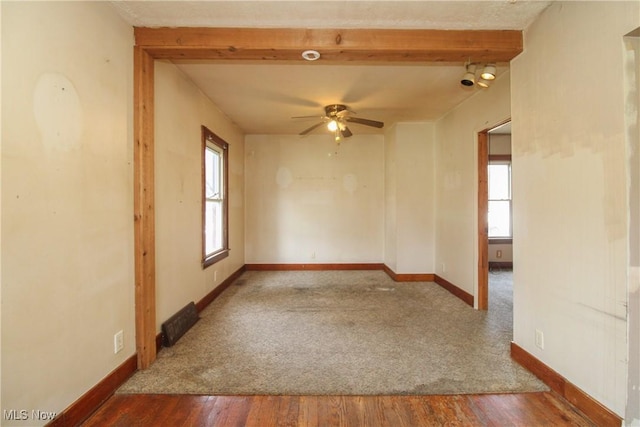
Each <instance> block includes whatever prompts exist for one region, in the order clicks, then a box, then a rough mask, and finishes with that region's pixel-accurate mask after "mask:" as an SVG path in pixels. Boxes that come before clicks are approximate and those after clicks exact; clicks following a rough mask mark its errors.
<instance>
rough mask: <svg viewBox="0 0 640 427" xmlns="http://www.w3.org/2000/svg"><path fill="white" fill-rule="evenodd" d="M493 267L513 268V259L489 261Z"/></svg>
mask: <svg viewBox="0 0 640 427" xmlns="http://www.w3.org/2000/svg"><path fill="white" fill-rule="evenodd" d="M492 268H511V269H512V268H513V262H511V261H489V269H492Z"/></svg>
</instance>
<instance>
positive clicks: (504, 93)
mask: <svg viewBox="0 0 640 427" xmlns="http://www.w3.org/2000/svg"><path fill="white" fill-rule="evenodd" d="M509 83H510V81H509V73H505V74H503V75H502V76H500V77H498V78H497V79H496V80H495V82H494V83H493V84H492V85H491V87H490V88H489V89H487V90H479V89H478V90H477V93H476V94H475V95H474V96H472V97H471V98H469V99H468V100H467V101H465V102H464V103H462V104H460V105H459V106H458V107H456V108H455V109H454V110H452V111H451V112H449V113H448V114H447V115H445V116H444V117H442V118H441V119H440V120H438V121H437V122H436V154H435V167H436V196H435V197H436V257H435V259H436V264H435V265H436V271H435V273H437V274H438V275H439V276H441V277H443V278H445V279H446V280H448V281H449V282H451V283H453V284H454V285H456V286H458V287H459V288H461V289H462V290H464V291H466V292H468V293H470V294H472V295H476V294H477V292H476V290H477V283H478V262H477V259H478V248H477V240H478V231H477V230H478V225H477V223H478V220H477V211H478V202H477V199H478V166H477V163H478V161H477V159H478V145H477V134H478V132H481V131H483V130H485V129H487V128H491V127H493V126H495V125H497V124H499V123H501V122H503V121H504V120H506V119H508V118H509V116H510V99H509V94H510V92H509ZM460 90H464V89H463V88H461V89H460ZM443 266H444V268H443Z"/></svg>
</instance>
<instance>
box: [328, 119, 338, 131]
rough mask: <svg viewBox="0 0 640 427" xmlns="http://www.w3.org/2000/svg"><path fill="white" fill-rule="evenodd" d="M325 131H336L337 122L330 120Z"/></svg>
mask: <svg viewBox="0 0 640 427" xmlns="http://www.w3.org/2000/svg"><path fill="white" fill-rule="evenodd" d="M327 129H329V130H330V131H331V132H335V131H337V130H338V122H337V121H335V120H331V121H330V122H329V123H327Z"/></svg>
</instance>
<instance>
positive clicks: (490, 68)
mask: <svg viewBox="0 0 640 427" xmlns="http://www.w3.org/2000/svg"><path fill="white" fill-rule="evenodd" d="M480 77H482V78H483V79H485V80H493V79H495V78H496V66H495V64H487V65H485V66H484V70H482V74H480Z"/></svg>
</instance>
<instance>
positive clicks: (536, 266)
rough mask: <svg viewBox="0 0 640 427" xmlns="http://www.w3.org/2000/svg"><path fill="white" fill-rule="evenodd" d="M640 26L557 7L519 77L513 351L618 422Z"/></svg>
mask: <svg viewBox="0 0 640 427" xmlns="http://www.w3.org/2000/svg"><path fill="white" fill-rule="evenodd" d="M639 25H640V5H639V4H638V3H637V2H558V3H554V4H552V5H551V7H550V8H548V9H547V10H545V12H544V13H543V14H542V15H541V16H540V18H538V20H537V21H536V22H535V23H534V24H533V25H531V27H530V28H529V29H528V30H527V31H526V33H525V49H524V53H522V54H521V55H520V56H518V57H517V58H516V59H515V60H514V61H512V68H511V70H512V71H511V73H512V81H513V85H512V113H513V134H512V138H513V146H512V148H513V188H514V201H513V209H514V236H516V237H517V239H518V240H517V243H516V244H515V245H514V266H515V270H514V340H515V342H516V343H517V344H518V345H520V346H522V347H523V348H524V349H525V350H527V351H529V352H530V353H532V354H533V355H534V356H535V357H536V358H538V359H540V360H541V361H542V362H544V363H545V364H547V365H549V366H550V367H551V368H552V369H554V370H556V371H557V372H559V373H560V374H561V375H563V376H564V377H566V378H567V379H568V380H569V381H571V382H572V383H574V384H575V385H577V386H578V387H580V388H581V389H583V390H584V391H585V392H587V393H588V394H590V395H591V396H593V397H594V398H596V399H597V400H599V401H600V402H602V403H603V404H604V405H606V406H607V407H608V408H610V409H612V410H613V411H615V412H616V413H617V414H619V415H623V414H624V408H625V403H626V372H627V366H626V362H625V361H626V358H627V343H626V327H627V325H626V316H627V313H626V303H627V256H628V250H627V247H628V223H627V221H628V220H627V216H628V212H629V210H628V202H627V177H628V170H627V169H628V164H627V162H626V159H627V157H626V156H627V154H626V152H625V148H626V147H625V145H626V141H625V124H624V118H625V112H624V106H625V92H624V84H623V62H624V61H623V58H624V47H623V36H624V35H625V34H626V33H628V32H629V31H631V30H633V29H635V28H637V27H638V26H639ZM594 58H597V63H598V64H606V66H604V67H599V66H592V65H593V64H594V62H593V59H594ZM536 329H539V330H540V331H542V332H543V333H544V340H545V346H544V350H543V349H540V348H538V347H536V345H535V330H536Z"/></svg>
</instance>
